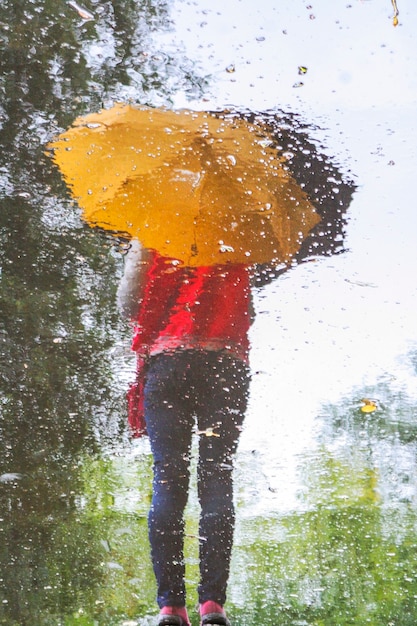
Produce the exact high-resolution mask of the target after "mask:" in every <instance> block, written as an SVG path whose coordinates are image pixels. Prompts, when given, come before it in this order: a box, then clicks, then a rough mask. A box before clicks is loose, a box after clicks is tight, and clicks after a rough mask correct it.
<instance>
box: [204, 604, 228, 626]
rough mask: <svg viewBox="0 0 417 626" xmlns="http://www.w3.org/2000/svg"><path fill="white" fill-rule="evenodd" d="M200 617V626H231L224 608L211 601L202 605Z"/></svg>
mask: <svg viewBox="0 0 417 626" xmlns="http://www.w3.org/2000/svg"><path fill="white" fill-rule="evenodd" d="M200 617H201V621H200V626H209V624H212V625H213V626H231V624H230V622H229V620H228V619H227V617H226V613H225V612H224V609H223V607H222V606H221V605H220V604H217V602H212V601H211V600H208V601H207V602H204V603H203V604H200Z"/></svg>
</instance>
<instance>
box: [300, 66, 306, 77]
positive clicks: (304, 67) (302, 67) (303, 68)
mask: <svg viewBox="0 0 417 626" xmlns="http://www.w3.org/2000/svg"><path fill="white" fill-rule="evenodd" d="M298 73H299V74H300V76H303V75H304V74H307V68H306V66H305V65H299V66H298Z"/></svg>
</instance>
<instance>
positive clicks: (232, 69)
mask: <svg viewBox="0 0 417 626" xmlns="http://www.w3.org/2000/svg"><path fill="white" fill-rule="evenodd" d="M226 72H227V73H228V74H233V72H236V67H235V65H234V63H231V64H230V65H228V66H227V67H226Z"/></svg>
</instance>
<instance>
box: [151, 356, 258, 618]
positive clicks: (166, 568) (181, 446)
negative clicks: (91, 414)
mask: <svg viewBox="0 0 417 626" xmlns="http://www.w3.org/2000/svg"><path fill="white" fill-rule="evenodd" d="M248 388H249V372H248V367H247V366H246V365H245V364H244V363H242V362H241V361H240V360H238V359H234V358H232V357H231V356H229V355H227V354H224V353H219V352H209V351H191V350H186V351H182V352H181V351H178V352H175V353H171V354H168V353H167V354H165V353H164V354H160V355H157V356H154V357H152V358H151V359H150V363H149V366H148V370H147V375H146V385H145V418H146V426H147V430H148V434H149V438H150V443H151V448H152V453H153V457H154V482H153V498H152V505H151V509H150V512H149V538H150V543H151V554H152V563H153V568H154V572H155V576H156V580H157V586H158V598H157V599H158V604H159V606H160V607H163V606H184V605H185V585H184V574H185V564H184V556H183V540H184V519H183V514H184V508H185V505H186V503H187V499H188V487H189V464H190V450H191V437H192V432H193V429H194V426H195V424H196V428H197V431H198V432H199V459H198V476H197V477H198V497H199V502H200V506H201V515H200V528H199V537H200V540H199V552H200V584H199V588H198V593H199V601H200V602H205V601H206V600H214V601H215V602H218V603H219V604H221V605H223V604H224V602H225V599H226V587H227V579H228V576H229V565H230V555H231V549H232V543H233V530H234V520H235V513H234V505H233V482H232V469H233V467H232V463H233V456H234V453H235V451H236V447H237V442H238V438H239V434H240V431H241V425H242V422H243V418H244V413H245V410H246V405H247V397H248Z"/></svg>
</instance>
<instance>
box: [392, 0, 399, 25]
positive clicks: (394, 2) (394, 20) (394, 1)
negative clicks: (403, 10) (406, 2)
mask: <svg viewBox="0 0 417 626" xmlns="http://www.w3.org/2000/svg"><path fill="white" fill-rule="evenodd" d="M391 3H392V8H393V9H394V15H393V16H392V25H393V26H398V24H399V22H398V16H399V14H400V12H399V10H398V7H397V0H391Z"/></svg>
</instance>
